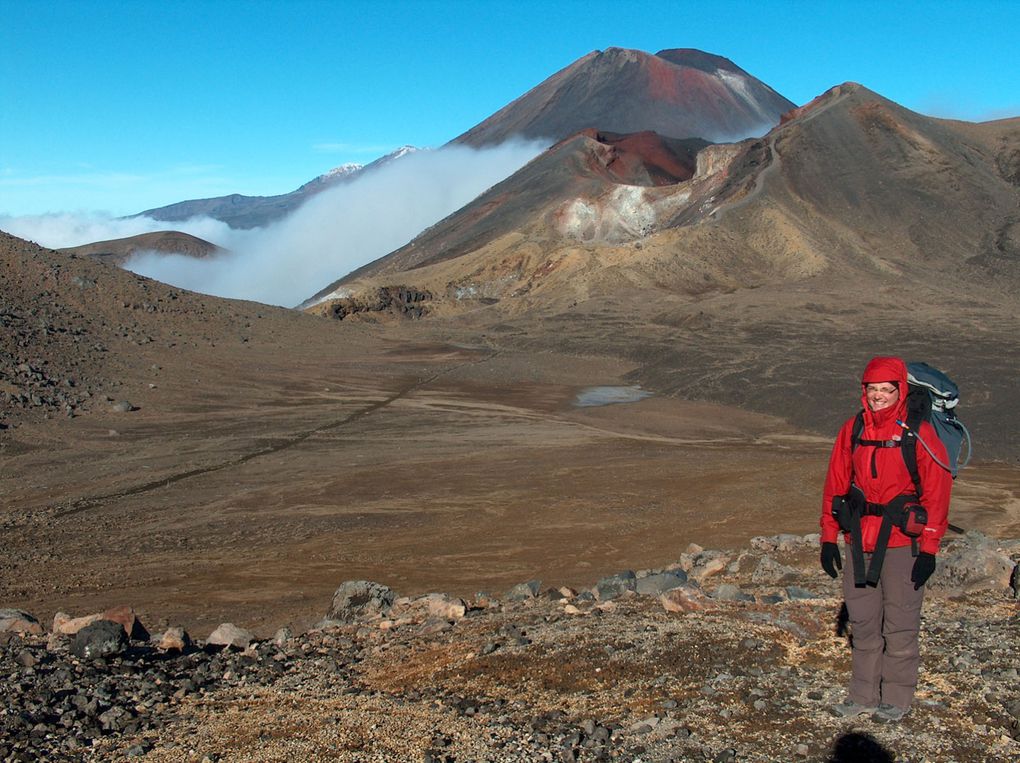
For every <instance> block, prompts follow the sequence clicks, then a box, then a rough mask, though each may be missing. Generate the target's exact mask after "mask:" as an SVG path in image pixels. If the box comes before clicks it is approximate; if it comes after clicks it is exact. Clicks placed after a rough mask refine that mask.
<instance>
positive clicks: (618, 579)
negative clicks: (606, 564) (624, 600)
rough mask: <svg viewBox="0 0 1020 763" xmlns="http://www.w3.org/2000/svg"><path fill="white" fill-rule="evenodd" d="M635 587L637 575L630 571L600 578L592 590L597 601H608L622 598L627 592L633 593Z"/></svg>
mask: <svg viewBox="0 0 1020 763" xmlns="http://www.w3.org/2000/svg"><path fill="white" fill-rule="evenodd" d="M636 587H637V575H635V574H634V572H633V571H632V570H625V571H623V572H618V573H616V574H615V575H610V576H609V577H605V578H602V580H600V581H599V582H598V583H596V584H595V589H594V590H595V595H596V596H597V597H598V599H599V601H609V600H611V599H615V598H617V597H619V596H623V595H624V594H625V593H627V592H628V591H633V590H634V589H635V588H636Z"/></svg>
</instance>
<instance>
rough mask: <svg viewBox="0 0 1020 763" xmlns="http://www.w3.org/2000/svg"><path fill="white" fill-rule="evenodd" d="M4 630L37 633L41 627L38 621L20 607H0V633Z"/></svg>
mask: <svg viewBox="0 0 1020 763" xmlns="http://www.w3.org/2000/svg"><path fill="white" fill-rule="evenodd" d="M4 632H11V633H31V634H33V635H38V634H40V633H42V632H43V629H42V626H41V625H40V624H39V621H38V620H36V619H35V617H33V616H32V615H30V614H29V613H28V612H25V611H23V610H20V609H0V633H4Z"/></svg>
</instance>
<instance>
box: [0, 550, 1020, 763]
mask: <svg viewBox="0 0 1020 763" xmlns="http://www.w3.org/2000/svg"><path fill="white" fill-rule="evenodd" d="M817 542H818V539H817V536H807V537H800V536H792V535H781V536H776V537H771V538H764V537H762V538H755V539H754V540H753V541H752V542H751V547H750V548H748V549H745V550H740V551H713V550H703V549H700V548H697V547H692V548H690V549H688V551H687V553H685V554H683V555H682V557H681V559H680V560H679V561H678V562H677V563H676V564H675V565H673V566H671V567H670V568H667V569H664V570H652V571H643V572H640V573H637V574H635V573H633V572H623V573H620V574H618V575H614V576H611V577H608V578H605V579H603V580H601V581H600V582H599V583H598V584H597V585H596V586H595V587H594V588H593V589H592V590H589V591H580V592H578V591H572V590H568V589H551V588H545V587H543V585H542V584H541V583H539V582H538V581H529V582H527V583H522V584H521V585H519V586H517V587H516V588H514V589H513V590H511V591H510V592H507V593H505V594H503V595H500V596H493V595H487V594H478V596H476V597H475V598H474V600H472V601H468V602H466V601H463V600H461V599H455V598H452V597H448V596H445V595H443V594H431V595H428V596H422V597H417V598H414V599H410V598H401V597H399V596H398V595H397V594H396V593H394V592H393V591H391V590H390V589H388V588H386V587H385V586H384V585H381V584H378V583H369V582H366V581H349V582H347V583H344V584H343V585H341V586H340V588H339V589H338V590H337V593H336V596H335V597H334V600H333V604H332V606H331V608H330V611H329V612H328V613H327V616H326V619H324V620H323V621H322V622H321V623H320V624H319V625H318V626H317V627H316V628H314V629H313V630H310V631H308V632H306V633H300V634H292V633H290V632H289V631H288V630H287V629H282V630H281V631H280V632H278V633H277V634H276V635H275V637H274V638H272V639H267V640H257V639H255V638H254V637H253V636H252V634H251V633H248V632H246V631H245V630H244V629H243V628H241V627H237V626H234V625H230V624H224V625H223V626H221V627H220V628H217V629H216V631H215V632H214V633H212V634H210V635H209V637H208V638H206V639H204V640H197V641H195V642H192V641H191V638H190V637H189V635H188V634H187V633H185V632H184V631H183V629H178V628H171V629H168V630H167V631H166V632H165V633H162V634H152V635H150V634H148V633H147V632H146V631H145V628H144V626H143V624H142V623H140V622H138V620H137V618H136V617H135V616H134V613H133V611H132V610H131V609H130V607H125V606H122V607H119V608H116V609H112V610H110V611H108V612H106V613H102V614H94V615H88V616H84V617H78V618H73V617H71V616H69V615H67V614H64V613H58V614H57V615H56V616H55V617H54V620H53V625H52V629H51V630H50V631H49V632H44V630H43V627H42V626H41V625H40V624H39V623H38V622H36V621H35V618H33V617H32V616H31V615H30V614H28V613H23V612H19V611H17V610H10V609H8V610H0V628H3V629H4V630H3V632H0V680H2V681H3V686H4V687H5V688H4V692H3V699H2V704H0V760H3V761H30V760H31V761H34V760H65V759H66V760H122V759H128V758H131V759H134V758H138V759H144V760H146V761H154V762H155V761H304V760H339V761H425V762H431V763H435V762H436V761H542V760H547V761H602V760H605V761H610V760H625V761H671V760H672V761H719V762H723V761H801V760H803V761H819V760H826V761H850V760H876V761H882V760H888V761H893V760H896V761H915V762H919V761H940V762H941V761H997V760H1001V761H1008V760H1016V759H1017V758H1018V757H1020V681H1018V669H1020V655H1018V652H1017V644H1018V643H1020V638H1018V637H1020V608H1018V600H1017V593H1018V591H1017V588H1018V586H1020V573H1018V569H1020V568H1018V567H1017V564H1016V563H1017V560H1018V559H1020V541H996V540H991V539H988V538H986V537H984V536H981V535H978V534H970V535H968V536H966V537H962V538H957V539H954V540H950V541H948V542H947V544H946V548H945V549H944V552H943V553H942V554H941V555H940V567H939V570H938V571H937V573H936V576H935V577H934V578H933V579H932V581H931V582H930V584H929V586H930V588H931V590H930V592H929V596H928V597H927V601H926V604H925V614H924V625H923V633H922V654H923V672H922V676H921V682H920V686H919V690H918V694H917V699H916V703H915V706H914V708H913V710H912V711H911V713H910V714H909V715H908V716H907V717H906V718H905V719H904V720H903V721H901V722H899V723H896V724H880V723H878V722H876V721H873V720H872V719H870V718H868V717H862V718H860V719H858V720H855V721H848V720H843V719H838V718H836V717H834V716H832V715H831V714H830V713H829V712H828V706H829V705H831V704H832V703H834V702H837V701H840V700H841V699H842V698H843V697H844V687H845V685H846V683H847V679H848V670H849V646H848V638H849V636H848V634H847V633H846V629H845V626H844V623H843V620H842V618H841V604H842V600H841V595H840V592H839V587H838V583H837V582H835V581H830V580H829V578H827V577H826V576H825V575H824V574H823V573H822V572H821V571H820V570H819V569H818V568H817Z"/></svg>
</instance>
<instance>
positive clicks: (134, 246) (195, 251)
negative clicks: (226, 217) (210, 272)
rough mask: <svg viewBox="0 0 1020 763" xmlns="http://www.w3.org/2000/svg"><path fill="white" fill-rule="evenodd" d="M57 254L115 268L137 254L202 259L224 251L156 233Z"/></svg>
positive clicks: (185, 235) (176, 234) (170, 233)
mask: <svg viewBox="0 0 1020 763" xmlns="http://www.w3.org/2000/svg"><path fill="white" fill-rule="evenodd" d="M59 251H62V252H67V253H69V254H77V255H81V256H83V257H91V258H92V259H94V260H99V261H100V262H106V263H108V264H110V265H117V266H118V267H119V266H121V265H123V264H124V263H125V262H126V261H127V260H128V259H130V258H131V257H132V256H133V255H135V254H137V253H139V252H160V253H161V254H183V255H186V256H188V257H199V258H202V257H212V256H214V255H217V254H225V253H226V251H227V250H225V249H222V248H220V247H218V246H216V244H212V243H210V242H208V241H206V240H204V239H201V238H198V237H197V236H192V235H191V234H189V233H181V232H179V231H156V232H154V233H142V234H140V235H137V236H128V237H127V238H118V239H113V240H111V241H96V242H94V243H92V244H83V245H81V246H71V247H67V248H65V249H61V250H59Z"/></svg>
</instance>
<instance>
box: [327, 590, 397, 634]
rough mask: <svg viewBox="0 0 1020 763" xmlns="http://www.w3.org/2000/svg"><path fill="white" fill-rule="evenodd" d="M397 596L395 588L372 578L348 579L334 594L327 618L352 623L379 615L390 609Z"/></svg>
mask: <svg viewBox="0 0 1020 763" xmlns="http://www.w3.org/2000/svg"><path fill="white" fill-rule="evenodd" d="M394 598H396V594H394V592H393V590H392V589H390V588H388V587H386V586H384V585H382V584H381V583H373V582H372V581H370V580H347V581H345V582H343V583H341V584H340V587H339V588H337V589H336V592H335V593H334V594H333V604H332V606H330V608H329V612H327V613H326V619H327V620H337V621H340V622H344V623H352V622H355V621H357V620H367V619H370V618H373V617H379V616H381V615H382V614H384V613H386V612H388V611H389V609H390V606H392V604H393V599H394Z"/></svg>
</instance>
